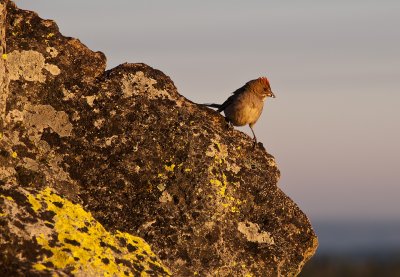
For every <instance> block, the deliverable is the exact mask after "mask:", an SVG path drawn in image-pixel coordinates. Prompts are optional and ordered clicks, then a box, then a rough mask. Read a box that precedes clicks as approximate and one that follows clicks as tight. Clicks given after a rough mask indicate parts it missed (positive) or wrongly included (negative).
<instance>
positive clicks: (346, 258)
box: [300, 220, 400, 277]
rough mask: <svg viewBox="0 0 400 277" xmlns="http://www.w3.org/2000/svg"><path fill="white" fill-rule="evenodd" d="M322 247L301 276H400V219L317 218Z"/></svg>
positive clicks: (314, 224) (316, 225)
mask: <svg viewBox="0 0 400 277" xmlns="http://www.w3.org/2000/svg"><path fill="white" fill-rule="evenodd" d="M313 226H314V228H315V230H316V233H317V235H318V237H319V242H320V246H319V248H318V251H317V253H316V255H315V256H314V257H313V258H312V260H311V261H310V262H309V263H308V264H307V265H306V266H305V267H304V269H303V271H302V273H301V274H300V276H302V277H314V276H324V277H330V276H351V277H353V276H363V277H365V276H367V277H368V276H379V277H381V276H382V277H386V276H388V277H392V276H393V277H395V276H400V220H380V221H372V220H363V221H361V220H352V221H350V220H347V221H339V220H338V221H330V222H328V221H325V222H323V221H316V222H313Z"/></svg>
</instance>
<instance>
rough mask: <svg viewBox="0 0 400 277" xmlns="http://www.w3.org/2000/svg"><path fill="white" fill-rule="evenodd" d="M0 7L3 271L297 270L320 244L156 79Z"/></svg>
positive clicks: (266, 179) (193, 107)
mask: <svg viewBox="0 0 400 277" xmlns="http://www.w3.org/2000/svg"><path fill="white" fill-rule="evenodd" d="M0 3H1V4H0V12H1V14H0V19H1V22H0V24H1V25H0V27H1V28H0V29H1V32H0V33H1V35H2V39H1V45H0V51H1V52H0V54H1V61H0V80H1V84H0V92H1V97H0V110H1V122H0V128H1V133H0V136H1V139H0V184H1V189H0V194H1V197H0V226H1V227H0V228H1V229H0V249H1V250H0V272H5V274H6V276H7V274H8V275H9V276H13V275H18V274H19V275H21V274H23V273H24V274H27V273H30V274H32V275H35V274H36V275H51V274H52V273H58V274H68V275H84V276H98V275H101V274H103V273H104V272H108V273H109V274H111V275H113V274H115V275H124V274H127V275H129V274H130V275H134V276H136V275H140V274H147V275H150V276H168V275H170V274H173V275H175V276H192V275H199V276H295V275H297V274H298V273H299V272H300V271H301V268H302V267H303V265H304V263H305V262H306V261H307V260H308V259H310V257H311V256H312V255H313V254H314V252H315V250H316V248H317V244H318V243H317V238H316V236H315V234H314V232H313V230H312V228H311V225H310V223H309V221H308V219H307V217H306V215H305V214H304V213H303V212H302V211H301V210H300V209H299V208H298V207H297V205H296V204H295V203H294V202H293V201H292V200H291V199H289V198H288V197H287V196H286V195H285V194H284V193H283V192H282V191H281V190H280V189H279V188H278V187H277V182H278V179H279V176H280V173H279V170H278V168H277V166H276V163H275V160H274V158H273V157H272V156H271V155H270V154H268V153H267V152H266V151H265V149H264V148H263V146H262V145H261V144H260V145H259V146H258V147H257V148H256V149H254V150H253V148H252V140H251V138H250V137H248V136H247V135H245V134H243V133H241V132H239V131H237V130H234V129H232V128H229V127H228V126H227V124H226V123H225V120H224V118H223V117H222V116H221V115H219V114H216V113H215V112H214V111H212V110H210V109H207V108H205V107H202V106H199V105H197V104H195V103H192V102H191V101H189V100H188V99H186V98H184V97H183V96H181V95H179V93H178V92H177V89H176V87H175V85H174V83H173V82H172V81H171V79H170V78H169V77H167V76H166V75H165V74H163V73H162V72H160V71H158V70H155V69H153V68H151V67H149V66H147V65H145V64H122V65H120V66H118V67H116V68H113V69H111V70H108V71H105V65H106V58H105V56H104V55H103V54H102V53H100V52H93V51H91V50H90V49H88V48H87V47H86V46H84V45H83V44H82V43H80V42H79V40H77V39H74V38H68V37H64V36H62V35H61V34H60V32H59V30H58V27H57V25H56V24H55V23H54V22H53V21H51V20H43V19H41V18H39V17H38V15H37V14H36V13H34V12H31V11H24V10H20V9H18V8H17V7H16V6H15V5H14V4H13V3H12V2H9V1H1V2H0ZM150 247H151V249H150Z"/></svg>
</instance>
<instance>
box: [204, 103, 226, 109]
mask: <svg viewBox="0 0 400 277" xmlns="http://www.w3.org/2000/svg"><path fill="white" fill-rule="evenodd" d="M202 105H203V106H206V107H210V108H216V109H219V108H221V106H222V105H220V104H213V103H211V104H208V103H207V104H202Z"/></svg>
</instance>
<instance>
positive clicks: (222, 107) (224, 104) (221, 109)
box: [217, 94, 237, 113]
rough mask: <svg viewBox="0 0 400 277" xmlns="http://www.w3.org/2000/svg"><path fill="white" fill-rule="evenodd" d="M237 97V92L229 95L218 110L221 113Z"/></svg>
mask: <svg viewBox="0 0 400 277" xmlns="http://www.w3.org/2000/svg"><path fill="white" fill-rule="evenodd" d="M236 97H237V95H235V94H233V95H231V96H229V98H228V99H226V100H225V102H224V103H222V104H221V106H220V107H219V108H218V110H217V112H219V113H220V112H222V111H223V110H225V109H226V107H228V106H229V105H230V104H231V103H232V102H233V101H234V100H235V98H236Z"/></svg>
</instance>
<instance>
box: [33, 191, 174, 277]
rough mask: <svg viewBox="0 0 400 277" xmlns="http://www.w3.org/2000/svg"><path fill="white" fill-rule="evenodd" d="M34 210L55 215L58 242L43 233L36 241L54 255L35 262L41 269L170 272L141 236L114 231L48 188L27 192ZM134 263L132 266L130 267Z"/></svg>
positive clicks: (102, 272) (115, 273)
mask: <svg viewBox="0 0 400 277" xmlns="http://www.w3.org/2000/svg"><path fill="white" fill-rule="evenodd" d="M28 200H29V202H30V203H31V205H32V208H33V210H34V211H35V212H43V211H51V212H52V214H54V217H53V221H54V232H55V233H56V234H57V242H56V243H54V241H51V240H52V239H54V238H51V237H50V236H48V235H47V234H40V235H38V236H37V237H36V241H37V243H38V244H39V245H41V247H43V248H44V249H46V250H49V251H50V252H51V253H52V255H49V256H44V257H43V259H42V260H41V261H39V262H37V263H36V264H35V265H34V268H35V269H36V270H38V271H45V270H49V269H51V268H49V267H52V268H56V269H66V268H72V271H71V273H72V274H78V273H79V274H81V275H82V274H88V275H94V276H134V274H133V273H135V272H136V273H139V274H140V275H141V276H147V273H146V272H153V273H154V269H157V273H159V272H162V274H159V275H158V276H169V275H170V274H171V273H170V272H169V271H168V269H167V268H166V267H164V266H163V265H162V264H161V262H160V261H159V260H158V258H157V257H156V255H155V254H154V253H153V252H152V251H151V249H150V246H149V245H148V244H147V243H146V242H145V241H144V240H143V239H141V238H139V237H135V236H132V235H130V234H128V233H122V232H119V231H117V232H116V234H111V233H110V232H108V231H106V230H105V229H104V227H103V226H102V225H101V224H100V223H99V222H97V221H96V220H95V219H94V218H93V216H92V215H91V214H90V213H89V212H86V211H85V210H84V209H83V208H82V206H80V205H76V204H73V203H71V202H70V201H68V200H65V199H63V198H62V197H60V196H59V195H57V194H55V193H53V192H52V191H51V190H50V189H49V188H46V189H45V190H43V191H41V192H40V193H38V194H37V195H31V194H29V195H28ZM129 265H131V266H129ZM126 274H128V275H126Z"/></svg>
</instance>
